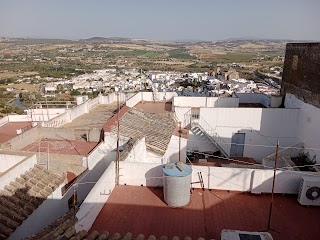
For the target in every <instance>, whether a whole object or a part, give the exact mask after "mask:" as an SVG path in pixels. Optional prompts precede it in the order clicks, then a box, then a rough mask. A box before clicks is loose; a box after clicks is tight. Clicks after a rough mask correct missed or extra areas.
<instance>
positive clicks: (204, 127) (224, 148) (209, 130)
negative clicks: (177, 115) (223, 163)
mask: <svg viewBox="0 0 320 240" xmlns="http://www.w3.org/2000/svg"><path fill="white" fill-rule="evenodd" d="M184 121H185V124H186V123H188V124H187V125H189V124H190V127H191V128H193V127H198V128H200V130H201V131H202V132H203V133H204V134H205V135H206V136H207V138H208V139H209V140H211V142H212V143H213V144H214V145H215V146H216V147H217V148H218V149H219V150H220V151H221V153H222V154H223V155H224V156H225V157H230V149H231V144H229V143H227V142H226V141H225V140H224V139H223V138H222V137H221V136H220V135H219V134H218V133H217V132H216V131H215V130H214V128H213V127H211V126H210V124H209V123H207V121H205V120H204V119H203V118H202V117H201V116H200V114H199V113H192V111H191V110H190V111H188V112H187V113H185V115H184Z"/></svg>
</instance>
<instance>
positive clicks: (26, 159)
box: [0, 153, 37, 189]
mask: <svg viewBox="0 0 320 240" xmlns="http://www.w3.org/2000/svg"><path fill="white" fill-rule="evenodd" d="M5 155H6V156H7V157H9V158H10V160H13V161H14V162H16V164H14V165H12V166H11V167H10V168H8V169H7V170H5V171H2V174H1V175H0V189H3V188H4V187H5V186H6V185H9V184H10V182H12V181H14V180H15V178H16V177H19V176H20V175H21V174H23V173H25V172H26V171H28V170H29V169H30V168H33V167H34V165H35V164H37V157H36V154H26V155H25V156H16V155H11V156H9V153H7V154H5ZM0 157H1V161H2V160H5V159H6V158H3V154H1V156H0ZM21 157H23V159H21V160H19V159H20V158H21ZM12 158H14V159H12ZM6 160H9V159H6Z"/></svg>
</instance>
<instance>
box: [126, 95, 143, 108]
mask: <svg viewBox="0 0 320 240" xmlns="http://www.w3.org/2000/svg"><path fill="white" fill-rule="evenodd" d="M141 100H142V92H138V93H136V94H135V95H134V96H133V97H131V98H130V99H129V100H127V101H126V106H128V107H134V106H135V105H136V104H138V103H139V102H140V101H141Z"/></svg>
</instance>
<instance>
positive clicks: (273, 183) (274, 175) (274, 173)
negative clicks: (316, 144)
mask: <svg viewBox="0 0 320 240" xmlns="http://www.w3.org/2000/svg"><path fill="white" fill-rule="evenodd" d="M278 150H279V140H278V141H277V148H276V158H275V160H274V169H273V181H272V192H271V202H270V210H269V219H268V229H270V224H271V214H272V206H273V194H274V185H275V181H276V171H277V162H278Z"/></svg>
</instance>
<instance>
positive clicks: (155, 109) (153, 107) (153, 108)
mask: <svg viewBox="0 0 320 240" xmlns="http://www.w3.org/2000/svg"><path fill="white" fill-rule="evenodd" d="M134 107H135V108H137V109H140V110H142V111H143V112H146V113H165V112H170V111H171V110H172V103H171V102H139V103H137V104H136V105H135V106H134Z"/></svg>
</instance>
